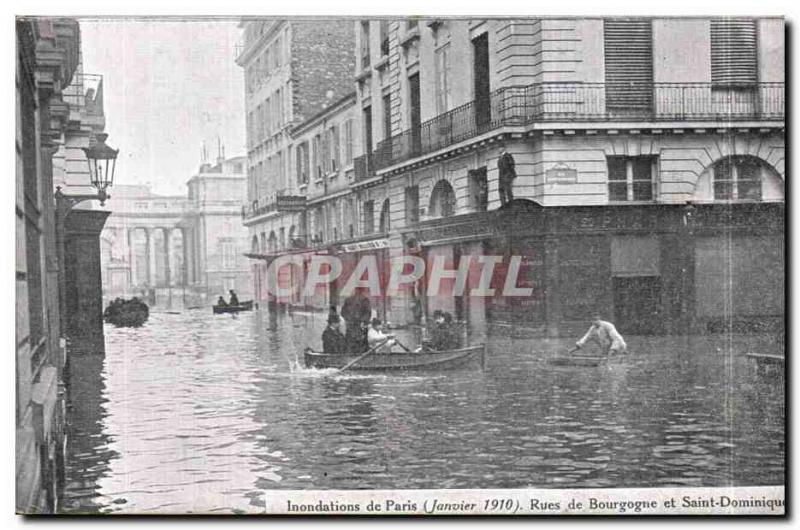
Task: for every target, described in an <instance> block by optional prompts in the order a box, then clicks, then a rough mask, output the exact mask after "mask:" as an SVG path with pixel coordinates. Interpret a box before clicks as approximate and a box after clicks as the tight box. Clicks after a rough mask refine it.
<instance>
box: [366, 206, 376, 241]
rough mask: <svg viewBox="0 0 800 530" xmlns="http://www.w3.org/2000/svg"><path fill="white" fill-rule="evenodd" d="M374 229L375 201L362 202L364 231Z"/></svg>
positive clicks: (370, 231) (369, 232) (372, 230)
mask: <svg viewBox="0 0 800 530" xmlns="http://www.w3.org/2000/svg"><path fill="white" fill-rule="evenodd" d="M374 231H375V203H374V202H373V201H365V202H364V233H365V234H371V233H372V232H374Z"/></svg>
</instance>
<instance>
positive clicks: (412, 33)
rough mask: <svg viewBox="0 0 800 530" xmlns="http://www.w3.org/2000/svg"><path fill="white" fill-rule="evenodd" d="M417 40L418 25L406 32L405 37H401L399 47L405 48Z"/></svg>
mask: <svg viewBox="0 0 800 530" xmlns="http://www.w3.org/2000/svg"><path fill="white" fill-rule="evenodd" d="M418 39H419V25H417V26H415V27H413V28H411V29H409V30H407V31H406V33H405V35H403V36H402V37H401V38H400V46H403V47H406V46H408V45H409V44H411V43H412V42H414V41H415V40H418Z"/></svg>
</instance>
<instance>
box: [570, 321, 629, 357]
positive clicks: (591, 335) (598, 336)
mask: <svg viewBox="0 0 800 530" xmlns="http://www.w3.org/2000/svg"><path fill="white" fill-rule="evenodd" d="M590 340H593V341H595V342H596V343H597V344H599V345H600V347H601V348H603V349H608V348H614V349H616V350H619V351H625V349H627V345H626V344H625V340H624V339H623V338H622V335H620V334H619V331H617V328H615V327H614V324H612V323H611V322H606V321H605V320H601V321H600V324H599V325H594V324H592V327H590V328H589V331H587V332H586V335H584V336H583V337H582V338H581V340H579V341H578V342H576V343H575V345H576V346H580V347H583V346H584V345H586V343H587V342H589V341H590Z"/></svg>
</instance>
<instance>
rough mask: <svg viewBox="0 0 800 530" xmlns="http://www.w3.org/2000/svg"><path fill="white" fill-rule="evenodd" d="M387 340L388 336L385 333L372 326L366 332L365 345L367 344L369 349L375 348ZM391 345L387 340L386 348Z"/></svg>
mask: <svg viewBox="0 0 800 530" xmlns="http://www.w3.org/2000/svg"><path fill="white" fill-rule="evenodd" d="M388 338H389V335H387V334H386V333H384V332H382V331H381V330H379V329H375V328H374V327H372V326H370V327H369V331H367V343H368V345H369V348H370V349H372V348H374V347H375V346H377V345H378V344H381V343H382V342H384V341H386V339H388ZM392 343H393V341H391V340H389V341H388V342H386V345H387V346H388V345H391V344H392Z"/></svg>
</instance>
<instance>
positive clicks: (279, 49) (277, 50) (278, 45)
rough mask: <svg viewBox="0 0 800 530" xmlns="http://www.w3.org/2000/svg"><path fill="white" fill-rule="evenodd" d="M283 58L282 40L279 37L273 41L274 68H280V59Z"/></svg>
mask: <svg viewBox="0 0 800 530" xmlns="http://www.w3.org/2000/svg"><path fill="white" fill-rule="evenodd" d="M282 58H283V39H282V38H281V36H280V35H278V38H277V39H275V68H280V67H281V59H282Z"/></svg>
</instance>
